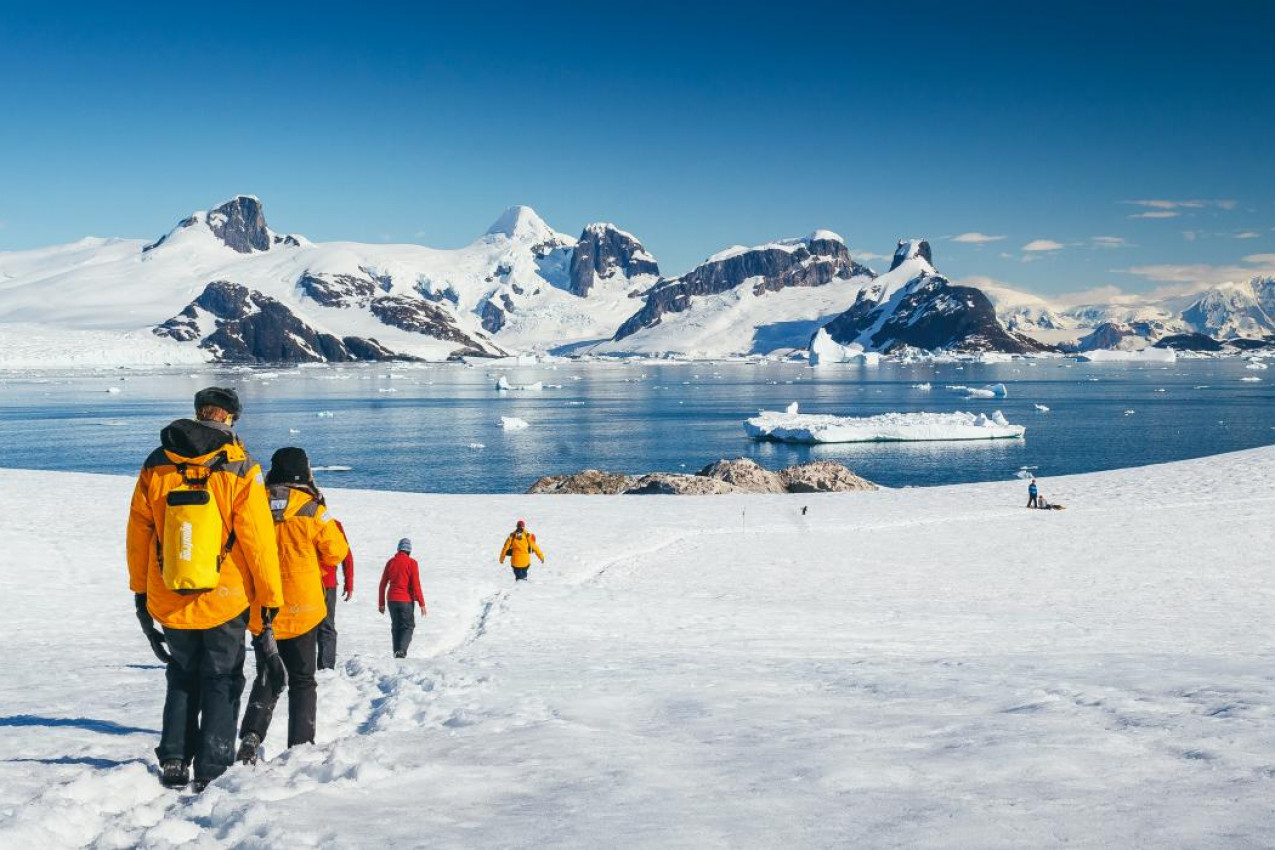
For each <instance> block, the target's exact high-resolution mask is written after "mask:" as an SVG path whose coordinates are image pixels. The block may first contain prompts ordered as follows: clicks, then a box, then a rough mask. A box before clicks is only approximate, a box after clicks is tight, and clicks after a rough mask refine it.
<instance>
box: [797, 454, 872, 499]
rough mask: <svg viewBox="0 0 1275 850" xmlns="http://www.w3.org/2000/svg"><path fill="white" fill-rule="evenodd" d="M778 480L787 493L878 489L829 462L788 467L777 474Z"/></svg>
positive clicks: (821, 461)
mask: <svg viewBox="0 0 1275 850" xmlns="http://www.w3.org/2000/svg"><path fill="white" fill-rule="evenodd" d="M779 480H780V481H781V482H782V483H783V486H784V489H785V490H787V491H788V492H789V493H852V492H855V491H857V490H879V489H880V488H879V487H878V486H877V485H875V484H873V483H872V482H871V481H869V480H868V479H866V478H860V477H859V476H857V475H855V474H854V473H853V472H851V471H850V470H849V469H846V468H845V467H844V466H842V465H841V464H839V463H833V462H832V461H830V460H817V461H812V462H811V463H803V464H799V465H797V466H790V467H788V468H787V469H784V470H781V471H780V472H779Z"/></svg>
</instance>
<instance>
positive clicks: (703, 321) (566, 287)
mask: <svg viewBox="0 0 1275 850" xmlns="http://www.w3.org/2000/svg"><path fill="white" fill-rule="evenodd" d="M909 287H910V288H909ZM905 288H906V291H903V290H904V289H905ZM209 305H213V306H214V307H215V309H213V308H210V306H209ZM887 307H888V308H889V309H885V308H887ZM887 314H888V315H887ZM1273 316H1275V280H1272V279H1257V280H1254V281H1250V282H1247V283H1243V284H1227V285H1225V286H1221V287H1217V288H1215V289H1214V290H1210V291H1209V292H1205V293H1201V294H1198V295H1197V296H1194V297H1192V298H1186V299H1182V298H1178V299H1173V300H1166V301H1164V302H1155V303H1150V304H1144V305H1124V304H1113V305H1088V306H1083V307H1068V308H1060V307H1057V306H1055V305H1053V304H1051V303H1050V302H1049V301H1048V300H1047V299H1043V298H1039V297H1036V296H1032V295H1029V294H1027V293H1021V292H1016V291H1014V290H1010V289H1007V288H1004V287H996V286H991V285H989V286H986V287H980V286H963V285H958V284H954V283H952V282H951V281H949V280H948V279H947V278H945V277H943V276H942V275H939V274H938V273H937V272H936V271H935V270H934V267H933V256H932V252H931V248H930V245H929V243H927V242H925V241H924V240H905V241H904V242H901V243H900V245H899V249H898V250H897V251H896V254H895V257H894V259H893V261H892V263H891V268H890V271H888V272H886V273H885V274H884V275H881V276H880V277H878V276H877V275H876V274H875V273H874V272H873V271H872V270H871V269H869V268H867V267H866V266H864V265H862V264H860V263H857V262H855V261H854V260H853V259H852V258H851V257H850V252H849V250H848V249H847V248H846V244H845V242H844V240H842V239H841V237H839V236H837V235H836V234H834V233H831V232H829V231H816V232H815V233H813V234H811V235H810V236H808V237H805V238H803V239H785V240H778V241H775V242H770V243H766V244H764V245H759V246H756V247H753V248H746V247H743V246H736V247H734V248H730V249H727V250H725V251H722V252H719V253H718V254H715V255H713V256H712V257H710V258H708V260H706V261H705V262H704V263H702V264H700V265H699V266H697V267H696V268H694V269H692V270H691V271H689V272H687V273H685V274H682V275H679V276H677V277H672V278H664V277H661V275H660V267H659V264H658V262H657V261H656V259H655V257H654V256H653V255H651V253H650V252H648V251H647V250H646V248H645V247H644V246H643V245H642V243H641V242H640V241H639V240H638V239H637V238H636V237H635V236H633V235H632V234H630V233H627V232H625V231H623V230H620V229H619V228H618V227H616V226H615V225H612V224H591V225H587V226H586V227H584V228H583V230H582V232H581V234H580V236H579V238H572V237H570V236H567V235H565V234H562V233H559V232H557V231H555V230H554V229H553V228H551V227H550V226H549V225H548V224H546V223H545V222H544V221H543V220H542V219H541V218H540V217H539V216H538V215H537V214H536V213H535V212H534V211H533V210H531V209H530V208H529V207H511V208H509V209H508V210H507V211H506V212H505V213H504V214H502V216H501V217H500V218H499V219H498V220H497V221H496V222H495V223H494V224H493V225H492V226H491V227H490V228H489V229H488V231H487V232H486V233H484V234H483V235H482V236H480V237H479V238H478V239H477V240H475V241H474V242H473V243H471V244H470V245H467V246H464V247H462V248H458V249H448V250H440V249H434V248H428V247H425V246H421V245H369V244H361V243H353V242H330V243H313V242H310V241H309V240H307V239H305V238H304V237H301V236H298V235H294V234H283V233H276V232H275V231H273V230H271V229H270V228H269V226H268V225H267V223H266V219H265V213H264V209H263V208H262V205H261V202H260V200H258V199H257V198H255V197H253V196H250V195H240V196H236V197H234V198H232V199H230V200H229V201H227V202H226V203H224V204H221V205H219V206H217V207H214V208H213V209H210V210H206V211H201V212H196V213H193V214H192V215H190V216H188V217H186V218H184V219H182V220H181V221H180V222H179V223H178V224H177V225H176V226H175V227H174V228H173V229H172V230H171V231H170V232H169V233H167V234H165V235H164V236H163V237H161V238H160V239H158V240H155V241H143V240H127V239H84V240H80V241H79V242H76V243H71V244H69V245H63V246H55V247H52V248H47V249H36V250H32V251H24V252H9V253H3V254H0V325H3V326H8V327H17V325H16V324H15V323H35V324H36V325H38V326H40V327H41V328H53V329H56V330H58V331H66V332H68V333H74V332H76V331H80V330H84V331H88V330H93V331H99V330H110V331H119V332H134V333H135V332H136V331H138V330H140V329H145V328H150V329H153V331H154V333H155V334H156V335H157V337H156V338H157V339H159V340H162V341H163V344H164V345H169V344H171V345H172V346H179V347H181V348H182V349H183V350H186V349H187V348H189V347H202V349H201V350H203V351H204V352H206V353H207V356H210V357H216V358H218V359H227V360H229V359H233V360H240V361H249V362H251V361H263V362H264V361H273V360H276V359H280V358H282V359H283V360H337V361H340V360H345V359H353V360H357V359H384V358H389V357H421V358H426V359H442V358H446V357H451V356H458V355H489V356H500V355H503V354H506V353H513V352H523V351H548V350H558V351H582V352H584V351H593V352H597V353H614V354H629V353H638V354H663V353H677V354H682V355H686V356H691V357H716V356H723V355H727V354H749V353H767V352H770V351H774V350H782V349H787V348H800V347H804V346H805V344H806V342H807V341H808V340H809V339H810V338H811V336H812V335H813V333H814V331H816V330H817V329H819V328H820V327H823V326H824V325H829V327H830V329H831V330H832V331H835V332H836V336H838V337H839V338H840V339H842V340H845V339H850V337H851V336H852V335H853V337H854V341H857V342H859V343H860V344H862V345H865V346H866V347H869V348H872V349H875V350H887V351H888V350H893V349H897V348H900V347H911V348H927V349H931V348H946V349H954V350H988V349H994V350H1007V351H1020V350H1021V351H1033V350H1040V348H1042V347H1044V346H1043V345H1042V344H1041V342H1040V341H1039V340H1036V339H1035V337H1034V336H1033V335H1036V334H1041V333H1042V332H1044V331H1061V330H1064V329H1065V330H1067V331H1068V332H1071V333H1073V334H1074V336H1075V337H1080V336H1082V335H1084V334H1085V333H1086V331H1088V330H1090V329H1092V328H1096V327H1098V326H1101V325H1102V324H1103V323H1104V322H1114V323H1117V324H1122V325H1126V324H1127V325H1129V327H1131V328H1133V332H1134V333H1135V334H1142V329H1143V328H1144V327H1147V328H1151V329H1152V330H1150V331H1148V332H1147V334H1146V336H1147V337H1148V341H1149V342H1153V341H1154V338H1155V337H1156V336H1158V335H1163V334H1175V333H1176V334H1182V333H1194V332H1202V333H1206V334H1211V335H1213V336H1218V337H1253V338H1260V337H1261V336H1263V335H1269V334H1271V333H1272V332H1275V321H1272V317H1273ZM868 317H871V321H870V322H869V321H868V320H867V319H868ZM904 317H906V320H904ZM1149 317H1150V318H1149ZM834 320H835V322H834ZM878 320H879V321H878ZM830 323H831V324H830ZM869 331H870V333H867V332H869ZM852 332H853V334H852ZM865 333H866V335H865ZM1104 334H1105V336H1104ZM1128 336H1129V334H1128V333H1127V332H1124V331H1121V332H1120V333H1118V334H1116V333H1114V332H1113V331H1111V330H1110V329H1108V330H1106V331H1104V332H1103V333H1101V334H1092V333H1091V334H1090V337H1091V339H1090V340H1089V343H1088V344H1090V345H1101V344H1102V340H1103V339H1105V338H1107V337H1111V338H1112V339H1113V340H1115V343H1114V344H1117V345H1127V344H1129V342H1128V339H1127V338H1128ZM183 356H185V355H183Z"/></svg>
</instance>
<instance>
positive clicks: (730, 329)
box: [594, 230, 874, 357]
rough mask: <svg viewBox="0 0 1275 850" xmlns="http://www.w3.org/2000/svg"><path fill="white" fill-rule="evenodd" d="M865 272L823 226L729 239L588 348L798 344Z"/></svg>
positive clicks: (851, 293)
mask: <svg viewBox="0 0 1275 850" xmlns="http://www.w3.org/2000/svg"><path fill="white" fill-rule="evenodd" d="M873 277H874V273H873V271H872V270H871V269H869V268H867V267H866V266H863V265H860V264H859V263H856V262H854V261H853V260H852V259H851V257H850V252H849V251H848V250H847V248H846V245H845V242H844V241H843V240H842V238H841V237H840V236H838V235H837V234H835V233H832V232H831V231H827V230H819V231H816V232H814V233H812V234H811V235H810V236H808V237H806V238H804V239H785V240H780V241H777V242H771V243H768V244H765V245H758V246H756V247H753V248H746V247H744V246H735V247H733V248H728V249H727V250H725V251H721V252H719V253H717V254H714V255H713V256H711V257H709V258H708V259H707V260H706V261H705V262H704V263H702V264H701V265H699V266H697V267H696V268H695V269H693V270H691V271H690V272H688V273H686V274H684V275H682V276H681V277H678V278H672V279H668V280H663V281H661V282H660V283H659V284H658V285H657V286H655V287H654V288H652V289H651V290H650V291H649V292H648V293H647V294H646V298H645V303H642V304H641V305H640V306H641V309H639V310H637V311H636V312H634V313H633V314H632V315H631V317H630V318H629V319H628V320H627V321H625V322H624V323H623V324H622V325H621V326H620V328H619V330H618V331H617V332H616V334H615V338H614V339H613V340H611V341H609V342H606V343H603V344H602V345H600V346H598V347H597V348H595V349H594V351H596V352H599V353H637V354H664V353H676V354H681V355H685V356H689V357H721V356H725V355H732V354H753V353H763V354H764V353H768V352H771V351H774V350H776V349H785V348H804V347H805V345H806V344H807V343H808V342H809V340H810V337H811V335H812V334H813V333H814V332H815V331H816V330H817V329H818V328H819V327H820V326H821V325H822V324H823V323H824V322H826V321H827V320H828V319H829V318H831V317H832V316H834V315H836V314H837V313H839V312H841V310H843V309H845V305H846V304H848V303H850V302H852V301H853V300H854V298H855V297H856V296H857V295H858V293H859V292H860V290H862V288H863V287H864V286H866V285H867V284H868V283H870V282H871V280H872V278H873Z"/></svg>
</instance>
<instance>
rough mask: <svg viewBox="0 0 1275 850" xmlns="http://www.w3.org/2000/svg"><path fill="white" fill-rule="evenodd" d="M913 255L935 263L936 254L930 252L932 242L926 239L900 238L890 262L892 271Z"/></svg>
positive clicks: (932, 263)
mask: <svg viewBox="0 0 1275 850" xmlns="http://www.w3.org/2000/svg"><path fill="white" fill-rule="evenodd" d="M913 257H920V258H921V259H923V260H925V261H926V262H927V263H929V264H930V265H934V255H933V254H932V253H931V252H930V243H929V242H926V241H925V240H924V239H900V240H899V244H898V247H896V248H895V249H894V259H893V260H891V262H890V271H894V270H895V269H897V268H898V267H899V266H901V265H903V264H904V263H905V262H907V261H908V260H910V259H912V258H913Z"/></svg>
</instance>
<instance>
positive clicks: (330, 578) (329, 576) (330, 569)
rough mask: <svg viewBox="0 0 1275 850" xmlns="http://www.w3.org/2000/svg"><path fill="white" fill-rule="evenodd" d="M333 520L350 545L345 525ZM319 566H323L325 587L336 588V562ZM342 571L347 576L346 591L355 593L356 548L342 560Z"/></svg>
mask: <svg viewBox="0 0 1275 850" xmlns="http://www.w3.org/2000/svg"><path fill="white" fill-rule="evenodd" d="M333 522H335V523H336V527H337V529H339V530H340V532H341V536H342V537H344V538H345V543H346V545H347V546H348V545H349V543H350V537H349V535H347V534H346V533H345V526H343V525H341V520H339V519H338V520H333ZM319 566H320V567H322V569H323V587H324V588H325V589H335V588H336V564H320V565H319ZM341 573H342V575H343V577H344V578H345V592H346V593H353V592H354V550H353V549H351V550H350V554H348V555H346V556H345V560H344V561H342V562H341Z"/></svg>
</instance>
